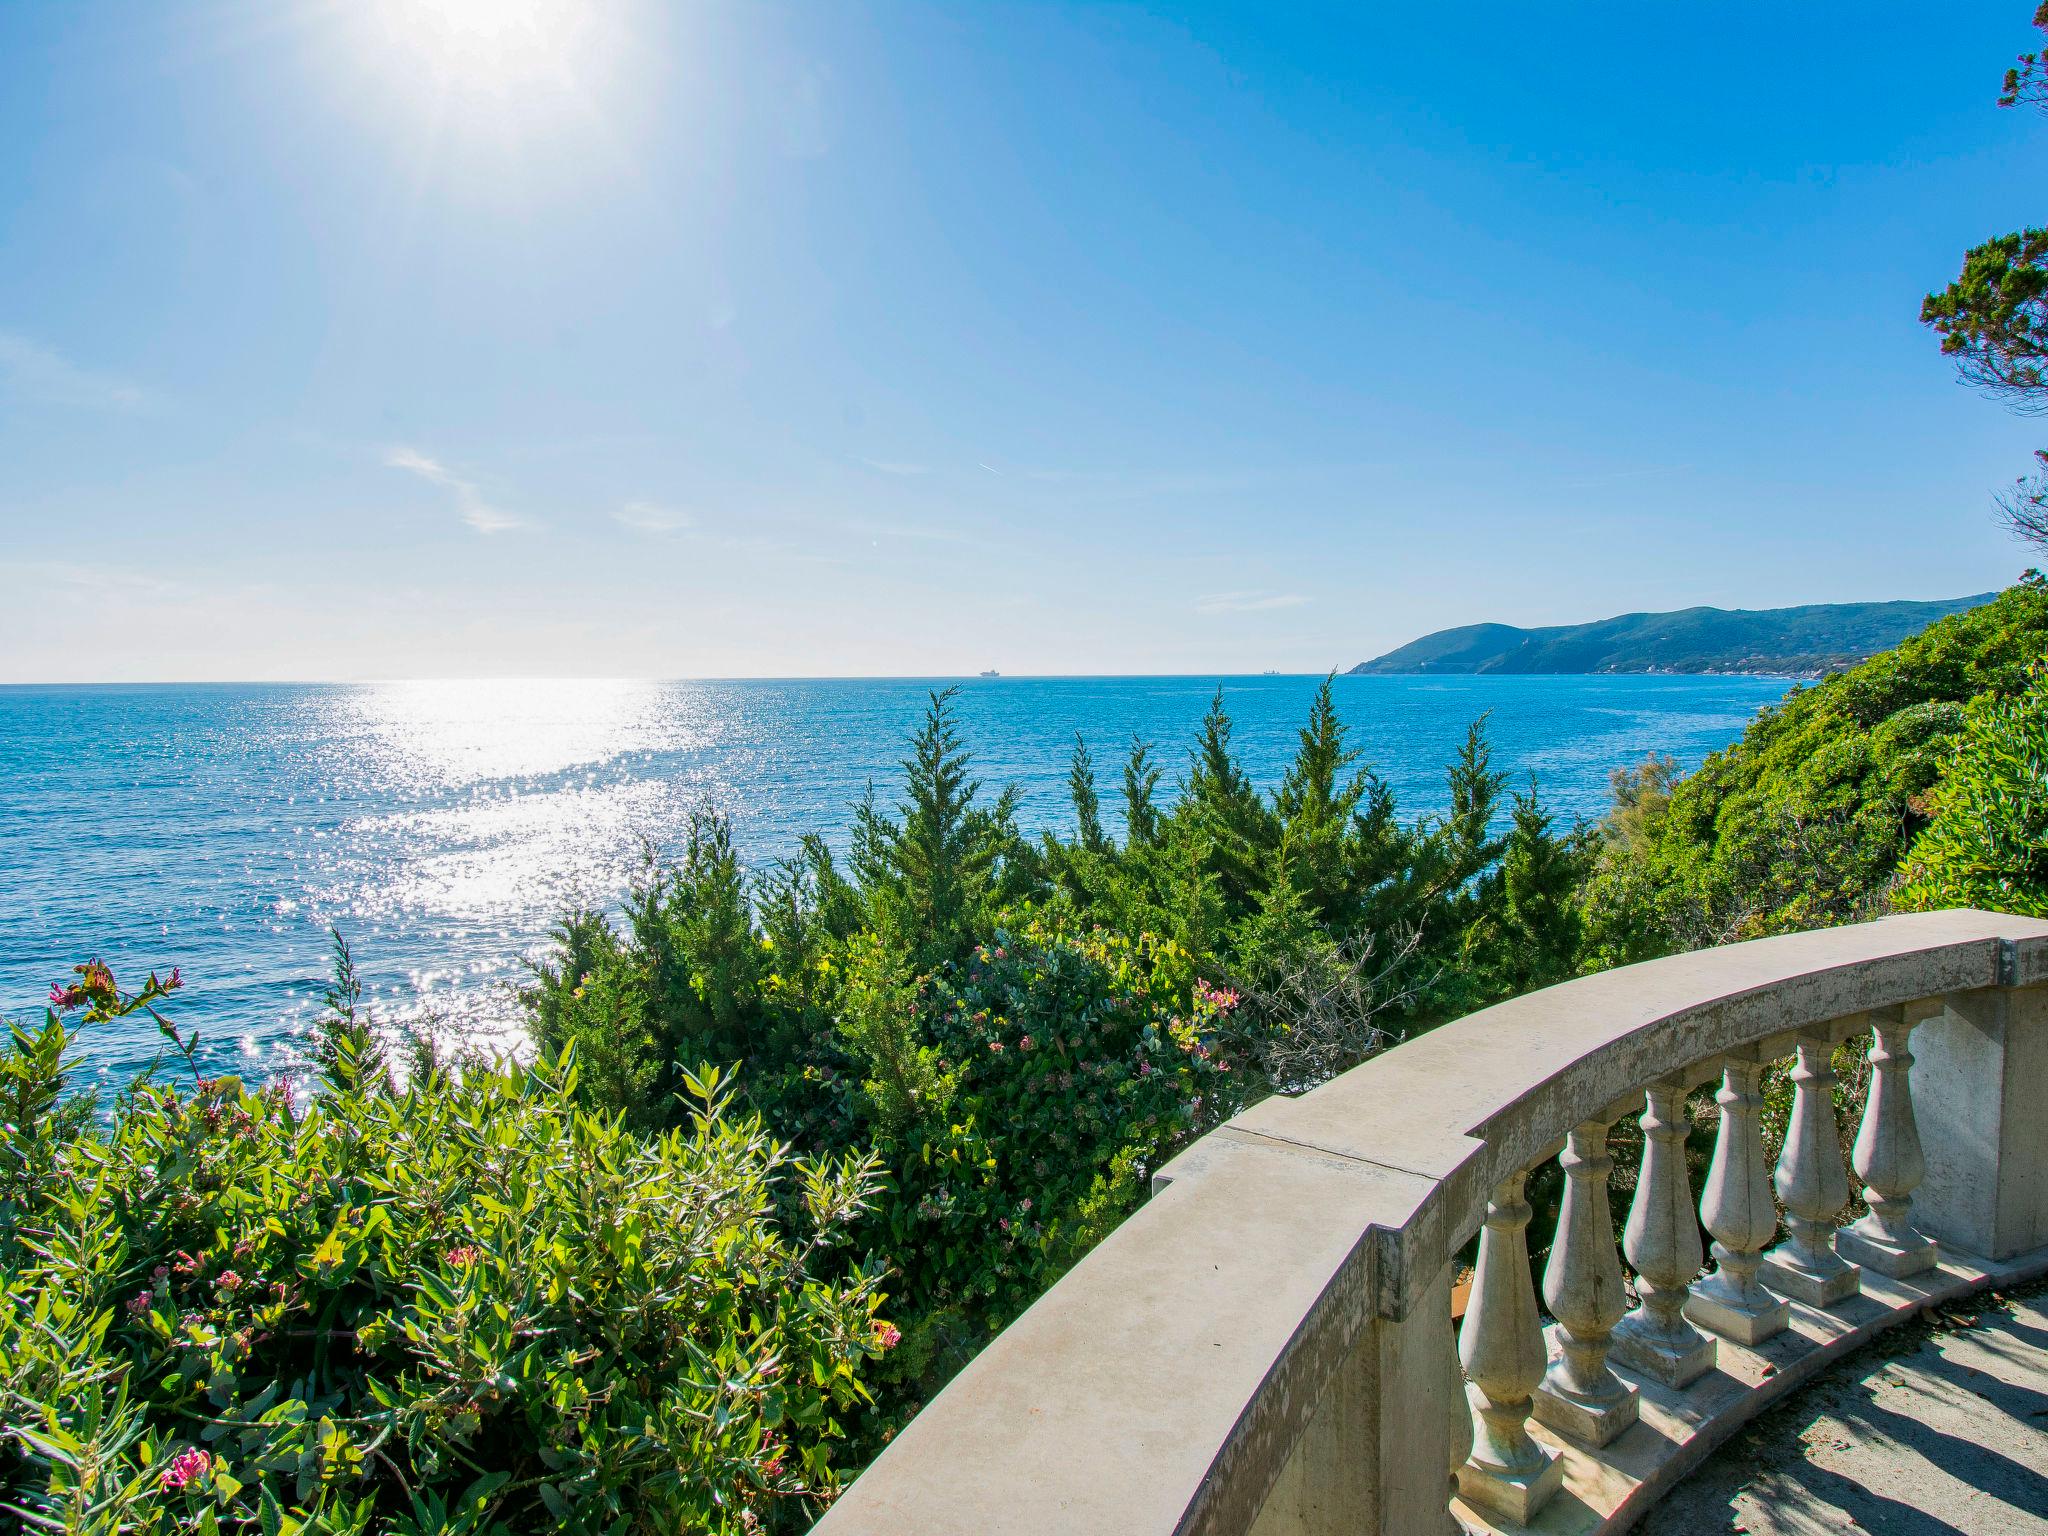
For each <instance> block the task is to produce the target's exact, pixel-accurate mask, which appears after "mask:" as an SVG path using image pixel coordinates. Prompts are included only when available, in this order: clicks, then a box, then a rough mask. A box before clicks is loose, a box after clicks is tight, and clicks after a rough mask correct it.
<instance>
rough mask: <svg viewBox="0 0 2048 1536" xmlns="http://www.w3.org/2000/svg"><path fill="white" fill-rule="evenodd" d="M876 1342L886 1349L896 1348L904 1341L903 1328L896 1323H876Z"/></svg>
mask: <svg viewBox="0 0 2048 1536" xmlns="http://www.w3.org/2000/svg"><path fill="white" fill-rule="evenodd" d="M875 1342H876V1343H877V1344H879V1345H881V1346H882V1348H884V1349H894V1348H895V1347H896V1346H897V1345H898V1344H901V1343H902V1342H903V1330H902V1329H900V1328H898V1327H897V1326H896V1325H895V1324H894V1323H878V1324H876V1325H875Z"/></svg>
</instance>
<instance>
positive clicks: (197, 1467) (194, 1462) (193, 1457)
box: [157, 1446, 213, 1489]
mask: <svg viewBox="0 0 2048 1536" xmlns="http://www.w3.org/2000/svg"><path fill="white" fill-rule="evenodd" d="M212 1472H213V1458H212V1457H211V1456H208V1455H207V1454H206V1452H204V1451H202V1450H200V1449H199V1448H198V1447H197V1446H195V1447H193V1448H192V1449H191V1450H189V1451H180V1452H179V1453H178V1454H177V1455H176V1456H174V1457H172V1458H171V1464H170V1465H169V1466H168V1467H165V1468H164V1469H163V1471H162V1472H160V1473H158V1474H157V1482H158V1483H159V1484H160V1485H161V1486H163V1487H165V1488H169V1489H178V1488H183V1487H186V1486H188V1485H189V1484H192V1483H196V1482H199V1481H200V1480H202V1479H203V1478H206V1477H208V1476H209V1475H211V1474H212Z"/></svg>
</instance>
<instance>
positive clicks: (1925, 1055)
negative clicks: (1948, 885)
mask: <svg viewBox="0 0 2048 1536" xmlns="http://www.w3.org/2000/svg"><path fill="white" fill-rule="evenodd" d="M1865 1035H1868V1036H1869V1038H1870V1046H1869V1051H1868V1061H1869V1066H1870V1076H1869V1087H1868V1090H1867V1093H1866V1094H1865V1097H1864V1105H1863V1109H1862V1116H1861V1120H1860V1123H1859V1125H1858V1128H1857V1134H1856V1136H1855V1141H1854V1149H1853V1152H1852V1153H1851V1154H1850V1155H1849V1157H1848V1158H1847V1159H1846V1160H1845V1157H1844V1153H1843V1142H1842V1135H1841V1127H1840V1126H1838V1124H1837V1123H1836V1110H1835V1087H1836V1083H1835V1071H1834V1066H1833V1061H1834V1056H1835V1052H1836V1050H1837V1048H1838V1047H1839V1046H1841V1045H1842V1044H1844V1043H1845V1042H1847V1041H1850V1040H1855V1039H1860V1038H1861V1037H1863V1036H1865ZM1788 1060H1789V1061H1790V1062H1791V1063H1792V1066H1791V1071H1790V1084H1791V1095H1792V1096H1791V1104H1790V1110H1789V1115H1788V1118H1787V1123H1786V1126H1785V1128H1784V1135H1783V1146H1782V1150H1781V1151H1780V1153H1779V1155H1778V1157H1777V1159H1776V1162H1775V1166H1773V1164H1772V1161H1771V1159H1770V1157H1769V1154H1768V1148H1767V1144H1766V1140H1765V1133H1764V1111H1765V1101H1764V1085H1765V1081H1766V1074H1767V1072H1768V1071H1769V1070H1770V1068H1771V1067H1772V1065H1773V1064H1774V1063H1777V1062H1780V1061H1788ZM1714 1085H1718V1087H1717V1089H1716V1091H1715V1092H1714V1094H1713V1102H1714V1104H1715V1105H1716V1106H1717V1107H1718V1110H1719V1123H1718V1126H1717V1127H1716V1128H1715V1130H1714V1136H1713V1153H1712V1161H1711V1164H1710V1166H1709V1167H1708V1170H1707V1173H1706V1176H1705V1179H1704V1181H1703V1184H1702V1186H1701V1189H1700V1192H1699V1197H1698V1199H1697V1201H1696V1200H1695V1197H1694V1192H1693V1189H1692V1186H1691V1177H1690V1172H1689V1164H1688V1159H1687V1139H1688V1131H1689V1104H1690V1102H1691V1099H1692V1096H1693V1095H1694V1094H1695V1093H1696V1092H1704V1090H1705V1089H1707V1088H1708V1087H1713V1086H1714ZM2044 1102H2048V923H2044V922H2038V921H2033V920H2029V919H2021V918H2014V917H2007V916H2003V915H2000V914H1995V913H1984V912H1945V913H1932V914H1918V915H1913V916H1905V917H1893V918H1886V919H1883V920H1882V921H1879V922H1874V923H1865V924H1858V925H1854V926H1849V927H1842V928H1836V929H1830V930H1826V931H1822V932H1817V933H1809V934H1798V935H1792V936H1787V937H1783V938H1773V939H1764V940H1758V941H1755V942H1752V943H1748V944H1737V945H1730V946H1728V947H1726V948H1722V949H1717V950H1712V951H1704V952H1700V953H1696V954H1690V955H1682V956H1677V957H1674V958H1671V959H1668V960H1660V961H1653V962H1650V963H1648V964H1644V965H1638V966H1630V967H1626V968H1623V969H1620V970H1615V971H1610V972H1606V973H1603V974H1601V975H1598V976H1592V977H1587V978H1585V979H1583V980H1579V981H1574V982H1569V983H1566V984H1564V985H1562V986H1557V987H1552V988H1548V989H1546V990H1544V991H1542V992H1537V993H1532V994H1530V995H1529V996H1526V997H1522V998H1518V999H1516V1000H1514V1001H1512V1002H1508V1003H1504V1004H1501V1005H1499V1006H1497V1007H1494V1008H1490V1009H1487V1010H1485V1011H1483V1012H1481V1013H1477V1014H1474V1015H1472V1016H1470V1017H1468V1018H1465V1019H1461V1020H1459V1021H1457V1022H1455V1023H1453V1024H1448V1025H1445V1026H1443V1027H1442V1028H1439V1029H1436V1030H1433V1031H1431V1032H1429V1033H1428V1034H1425V1035H1422V1036H1420V1037H1418V1038H1417V1039H1415V1040H1412V1041H1409V1042H1407V1043H1405V1044H1403V1045H1401V1046H1399V1047H1397V1048H1396V1049H1394V1050H1392V1051H1389V1052H1387V1053H1386V1054H1385V1055H1383V1056H1381V1057H1379V1058H1377V1059H1375V1060H1373V1061H1371V1062H1368V1063H1367V1064H1366V1065H1364V1066H1362V1067H1359V1068H1357V1069H1355V1070H1354V1071H1352V1072H1349V1073H1346V1074H1344V1075H1343V1076H1342V1077H1340V1078H1337V1079H1336V1080H1334V1081H1333V1082H1330V1083H1328V1084H1325V1085H1324V1086H1323V1087H1321V1088H1318V1089H1316V1090H1315V1091H1314V1092H1311V1093H1308V1094H1304V1095H1302V1096H1301V1097H1299V1098H1292V1099H1290V1098H1275V1099H1270V1100H1267V1101H1266V1102H1265V1103H1262V1104H1260V1105H1258V1106H1256V1107H1254V1108H1253V1109H1251V1110H1250V1111H1248V1112H1246V1113H1245V1114H1243V1115H1240V1116H1239V1117H1237V1118H1236V1119H1235V1120H1233V1121H1231V1122H1230V1123H1229V1124H1228V1125H1226V1126H1224V1127H1222V1128H1220V1129H1219V1130H1217V1131H1214V1132H1212V1133H1211V1134H1210V1135H1208V1136H1206V1137H1204V1138H1202V1140H1201V1141H1199V1142H1197V1143H1196V1144H1195V1145H1194V1146H1192V1147H1190V1148H1189V1149H1188V1150H1187V1151H1186V1152H1184V1153H1183V1154H1181V1156H1180V1157H1178V1158H1176V1159H1175V1160H1174V1161H1173V1162H1172V1163H1171V1164H1170V1165H1169V1166H1168V1167H1167V1168H1165V1169H1163V1170H1161V1172H1160V1174H1159V1176H1158V1178H1157V1179H1156V1180H1155V1195H1154V1198H1153V1199H1152V1200H1151V1202H1149V1203H1148V1204H1147V1205H1146V1206H1145V1207H1144V1208H1143V1209H1141V1210H1140V1211H1138V1212H1137V1213H1136V1214H1135V1215H1133V1216H1132V1217H1131V1218H1130V1220H1129V1221H1127V1222H1125V1223H1124V1225H1123V1226H1122V1227H1120V1228H1119V1229H1118V1230H1117V1231H1116V1232H1115V1233H1113V1234H1112V1235H1111V1236H1110V1237H1109V1238H1108V1239H1107V1240H1106V1241H1105V1242H1104V1243H1102V1244H1101V1246H1100V1247H1098V1248H1097V1249H1096V1250H1095V1252H1093V1253H1092V1254H1090V1255H1089V1257H1088V1258H1087V1259H1085V1260H1084V1261H1083V1262H1082V1263H1080V1264H1079V1265H1077V1266H1076V1267H1075V1269H1074V1270H1073V1271H1072V1272H1071V1273H1069V1274H1068V1275H1067V1277H1066V1278H1065V1279H1063V1280H1062V1281H1061V1282H1060V1283H1059V1284H1058V1285H1056V1286H1055V1287H1053V1289H1052V1290H1051V1291H1049V1292H1048V1293H1047V1294H1046V1295H1045V1296H1044V1297H1042V1298H1041V1299H1040V1300H1039V1301H1038V1302H1037V1303H1036V1304H1035V1305H1034V1306H1033V1307H1032V1308H1031V1309H1030V1310H1029V1311H1027V1312H1026V1313H1025V1314H1024V1316H1023V1317H1022V1318H1020V1319H1019V1320H1018V1321H1017V1322H1016V1323H1015V1324H1014V1325H1012V1326H1011V1327H1010V1328H1009V1329H1007V1330H1006V1331H1005V1332H1004V1333H1003V1334H1002V1335H1000V1336H999V1337H998V1338H996V1339H995V1340H994V1341H993V1342H992V1343H991V1344H990V1345H989V1346H988V1348H987V1349H985V1350H984V1351H983V1352H982V1354H981V1355H980V1356H979V1357H978V1358H977V1359H976V1360H975V1361H974V1362H973V1363H972V1364H970V1365H969V1366H968V1368H967V1369H966V1370H965V1371H963V1372H962V1373H961V1375H960V1376H959V1377H958V1378H957V1379H956V1380H955V1381H954V1382H953V1383H952V1384H951V1385H950V1386H949V1387H947V1388H946V1390H945V1391H944V1392H942V1393H941V1394H940V1395H939V1396H938V1397H937V1398H936V1399H935V1400H934V1401H933V1402H932V1403H931V1404H930V1405H929V1406H928V1407H927V1408H926V1409H925V1410H924V1412H923V1413H921V1414H920V1415H919V1416H918V1417H917V1418H916V1419H915V1420H914V1421H913V1422H912V1423H911V1424H910V1426H909V1427H908V1428H907V1429H906V1430H905V1431H904V1432H903V1434H901V1435H900V1436H899V1437H898V1438H897V1440H896V1441H895V1443H894V1444H892V1445H891V1446H890V1447H889V1448H888V1450H887V1451H885V1452H884V1453H883V1454H882V1456H881V1457H880V1458H878V1459H877V1460H876V1462H875V1463H874V1464H873V1465H872V1466H871V1467H870V1468H869V1469H868V1470H867V1471H866V1472H865V1473H863V1474H862V1475H861V1477H860V1478H859V1479H858V1480H856V1482H855V1483H854V1484H853V1486H852V1487H851V1488H850V1489H849V1490H848V1491H847V1492H846V1493H845V1495H844V1496H843V1497H842V1498H841V1499H840V1501H839V1503H838V1504H837V1505H836V1506H835V1507H834V1508H833V1509H832V1511H831V1512H830V1513H829V1514H828V1515H827V1516H826V1518H825V1520H824V1521H823V1523H822V1524H821V1525H820V1526H819V1528H818V1529H819V1531H820V1533H821V1536H921V1533H939V1532H960V1533H975V1536H989V1533H1008V1532H1016V1533H1026V1532H1028V1533H1041V1536H1055V1533H1070V1532H1101V1533H1105V1536H1109V1533H1116V1536H1155V1533H1156V1536H1168V1533H1175V1536H1180V1533H1189V1536H1193V1533H1215V1536H1238V1533H1251V1536H1336V1533H1338V1532H1347V1533H1357V1532H1369V1533H1387V1536H1392V1533H1399V1536H1415V1533H1452V1532H1457V1531H1460V1530H1464V1531H1516V1530H1523V1529H1530V1528H1536V1529H1554V1530H1570V1531H1575V1532H1599V1531H1618V1530H1621V1529H1624V1528H1626V1526H1628V1525H1629V1524H1631V1523H1632V1522H1633V1521H1634V1520H1636V1519H1637V1518H1639V1517H1640V1516H1641V1514H1642V1513H1643V1511H1644V1509H1645V1508H1647V1507H1648V1504H1649V1503H1650V1502H1651V1501H1652V1500H1654V1499H1655V1498H1656V1497H1657V1496H1658V1494H1659V1493H1661V1492H1662V1491H1663V1490H1664V1489H1665V1488H1667V1487H1668V1486H1669V1485H1670V1484H1671V1482H1672V1481H1674V1480H1675V1479H1676V1478H1678V1477H1680V1476H1682V1475H1683V1474H1684V1472H1685V1471H1686V1470H1687V1469H1688V1468H1689V1467H1691V1466H1692V1465H1693V1464H1695V1463H1696V1462H1697V1461H1698V1460H1699V1459H1700V1458H1701V1457H1702V1456H1704V1455H1705V1454H1706V1453H1707V1451H1708V1450H1710V1449H1711V1448H1712V1447H1713V1446H1714V1445H1715V1444H1716V1443H1718V1442H1719V1441H1720V1440H1721V1439H1724V1438H1725V1437H1726V1436H1727V1435H1728V1434H1729V1433H1730V1432H1732V1430H1733V1429H1734V1428H1735V1427H1736V1426H1737V1425H1739V1424H1741V1423H1744V1422H1746V1421H1747V1420H1748V1419H1750V1418H1752V1417H1753V1416H1754V1415H1755V1414H1756V1413H1757V1412H1758V1411H1759V1410H1760V1409H1761V1408H1762V1407H1763V1406H1764V1405H1765V1404H1767V1403H1768V1402H1770V1401H1773V1400H1774V1399H1775V1398H1776V1397H1778V1396H1780V1395H1782V1394H1783V1393H1784V1392H1787V1391H1790V1390H1792V1389H1793V1388H1794V1387H1796V1386H1797V1385H1798V1384H1799V1383H1800V1382H1801V1381H1803V1380H1805V1379H1807V1378H1808V1377H1809V1376H1810V1375H1811V1374H1812V1373H1813V1372H1814V1371H1815V1370H1818V1369H1819V1368H1820V1367H1821V1366H1822V1365H1824V1364H1825V1363H1826V1362H1827V1361H1828V1360H1830V1359H1832V1358H1834V1357H1835V1356H1837V1355H1839V1354H1840V1353H1842V1352H1844V1351H1846V1350H1848V1349H1850V1348H1853V1347H1855V1346H1856V1345H1858V1344H1860V1343H1861V1342H1863V1341H1864V1340H1866V1339H1868V1338H1869V1337H1871V1336H1872V1334H1873V1333H1874V1332H1876V1331H1877V1330H1879V1329H1881V1328H1883V1327H1886V1326H1889V1325H1891V1324H1892V1323H1895V1322H1898V1321H1900V1320H1902V1319H1904V1318H1906V1317H1910V1316H1912V1315H1914V1314H1915V1313H1916V1312H1918V1311H1920V1310H1923V1309H1925V1308H1926V1307H1928V1306H1930V1305H1933V1304H1935V1303H1936V1302H1938V1301H1941V1300H1944V1299H1947V1298H1949V1297H1952V1296H1955V1295H1958V1294H1962V1293H1964V1292H1966V1291H1968V1290H1970V1289H1973V1288H1976V1287H1980V1286H1984V1285H1990V1284H1999V1283H2010V1282H2012V1281H2013V1280H2016V1279H2018V1278H2021V1277H2023V1276H2026V1275H2031V1274H2036V1273H2042V1272H2048V1116H2043V1115H2042V1114H2041V1113H2040V1105H2041V1104H2042V1103H2044ZM1630 1121H1634V1122H1635V1124H1636V1125H1638V1126H1639V1127H1640V1130H1641V1151H1640V1154H1639V1156H1637V1157H1636V1159H1635V1161H1634V1162H1633V1165H1632V1166H1633V1168H1634V1173H1635V1179H1634V1189H1633V1191H1632V1193H1631V1195H1630V1198H1629V1201H1628V1210H1627V1215H1626V1218H1625V1223H1624V1226H1623V1230H1622V1237H1621V1242H1620V1249H1621V1255H1617V1252H1616V1239H1615V1219H1614V1212H1613V1210H1612V1209H1611V1208H1610V1187H1611V1182H1612V1179H1613V1175H1614V1170H1615V1156H1614V1152H1613V1150H1612V1145H1611V1143H1612V1138H1613V1137H1614V1136H1615V1134H1616V1133H1617V1130H1618V1129H1625V1128H1626V1126H1627V1123H1628V1122H1630ZM1631 1139H1632V1138H1631ZM1553 1158H1554V1159H1556V1161H1557V1162H1558V1164H1559V1165H1560V1167H1561V1169H1562V1175H1563V1177H1562V1179H1561V1181H1560V1180H1555V1179H1552V1180H1551V1181H1550V1182H1553V1183H1557V1184H1559V1185H1561V1189H1560V1193H1559V1196H1558V1198H1559V1206H1558V1215H1557V1222H1556V1230H1555V1235H1554V1237H1553V1239H1552V1242H1551V1247H1550V1251H1549V1254H1548V1258H1547V1261H1546V1262H1545V1264H1544V1267H1543V1273H1542V1278H1541V1286H1540V1290H1539V1287H1538V1284H1537V1282H1536V1278H1535V1276H1534V1275H1533V1273H1532V1264H1531V1255H1530V1246H1529V1233H1530V1226H1531V1214H1532V1212H1531V1204H1530V1188H1531V1185H1532V1181H1534V1175H1536V1174H1537V1173H1538V1172H1539V1170H1541V1169H1542V1168H1543V1166H1544V1165H1545V1164H1547V1163H1548V1162H1549V1161H1551V1160H1552V1159H1553ZM1852 1169H1853V1172H1854V1175H1855V1180H1856V1185H1855V1188H1856V1190H1859V1191H1860V1193H1861V1195H1862V1199H1863V1202H1864V1204H1865V1206H1866V1208H1867V1213H1866V1214H1864V1215H1862V1216H1861V1217H1860V1218H1858V1219H1857V1220H1855V1221H1854V1222H1851V1223H1849V1224H1848V1225H1846V1226H1843V1225H1841V1224H1840V1223H1841V1222H1842V1221H1843V1219H1844V1217H1845V1216H1846V1215H1847V1214H1848V1212H1849V1209H1850V1206H1851V1196H1852V1186H1851V1183H1850V1172H1851V1170H1852ZM1781 1215H1782V1228H1783V1237H1782V1240H1777V1241H1775V1242H1774V1240H1776V1239H1778V1238H1779V1231H1780V1225H1781ZM1702 1228H1704V1231H1705V1238H1706V1241H1705V1242H1703V1239H1702ZM1475 1236H1476V1237H1477V1240H1478V1241H1477V1249H1476V1255H1475V1257H1474V1260H1473V1264H1474V1268H1473V1273H1472V1283H1471V1291H1470V1296H1469V1301H1468V1304H1467V1306H1466V1309H1465V1314H1464V1321H1463V1326H1462V1328H1461V1329H1459V1330H1457V1332H1456V1333H1455V1334H1454V1332H1453V1326H1452V1317H1451V1306H1450V1295H1451V1290H1452V1285H1453V1280H1454V1279H1455V1278H1456V1277H1457V1275H1458V1272H1459V1270H1460V1269H1461V1264H1460V1256H1461V1254H1463V1253H1464V1252H1465V1251H1466V1249H1467V1245H1468V1243H1470V1242H1471V1240H1472V1239H1473V1238H1474V1237H1475ZM1708 1243H1710V1244H1711V1247H1709V1246H1708ZM1621 1256H1625V1257H1626V1259H1627V1262H1628V1267H1629V1271H1630V1272H1631V1273H1632V1276H1633V1282H1632V1285H1633V1292H1634V1298H1633V1305H1630V1298H1629V1296H1628V1294H1627V1289H1628V1283H1627V1281H1626V1280H1625V1276H1624V1272H1623V1269H1622V1265H1621V1262H1620V1259H1621ZM1710 1259H1711V1267H1709V1260H1710ZM1539 1296H1540V1304H1539ZM1544 1307H1547V1308H1548V1310H1549V1314H1550V1317H1551V1318H1552V1319H1553V1322H1552V1323H1551V1324H1550V1325H1549V1326H1548V1327H1546V1325H1545V1322H1544V1317H1543V1308H1544Z"/></svg>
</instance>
